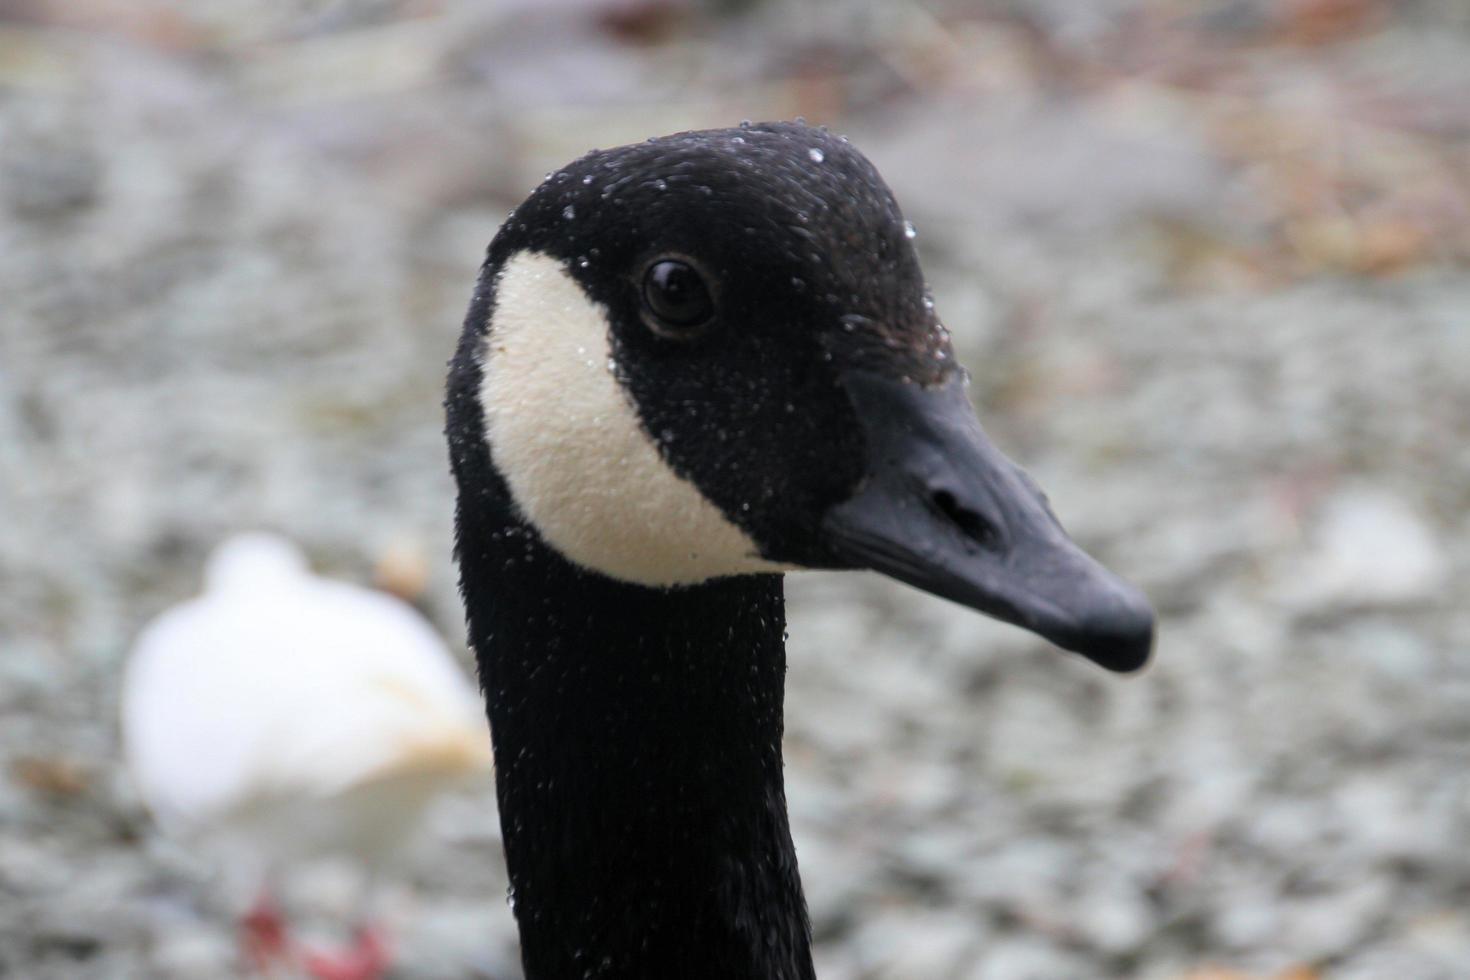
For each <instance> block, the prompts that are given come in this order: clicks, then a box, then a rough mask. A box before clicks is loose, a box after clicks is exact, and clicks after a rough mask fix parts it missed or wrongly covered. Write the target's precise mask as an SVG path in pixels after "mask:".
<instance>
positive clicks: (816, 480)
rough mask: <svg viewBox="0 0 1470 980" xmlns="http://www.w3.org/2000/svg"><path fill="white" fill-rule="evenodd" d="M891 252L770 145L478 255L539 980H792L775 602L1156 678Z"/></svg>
mask: <svg viewBox="0 0 1470 980" xmlns="http://www.w3.org/2000/svg"><path fill="white" fill-rule="evenodd" d="M912 237H913V232H912V226H911V225H908V224H907V223H906V222H905V221H904V218H903V215H902V214H901V213H900V211H899V209H898V205H897V203H896V202H895V201H894V199H893V196H892V194H891V192H890V191H889V190H888V188H887V186H886V185H885V184H884V183H883V181H882V179H881V178H880V177H879V176H878V173H877V171H876V170H875V169H874V168H873V166H872V164H871V163H869V162H868V160H867V159H866V158H864V157H863V156H862V155H861V154H860V153H859V152H858V151H857V150H855V149H854V148H853V147H852V146H850V145H849V144H848V143H847V141H846V140H843V139H840V138H838V137H835V136H832V135H829V134H828V133H827V132H825V131H823V130H818V129H813V128H809V127H807V126H805V125H802V124H800V123H797V124H790V123H770V124H761V125H754V126H748V125H747V126H742V127H741V128H738V129H725V130H710V131H702V132H689V133H680V134H676V135H673V136H668V137H663V138H659V139H652V140H649V141H648V142H646V143H640V144H635V145H631V146H624V147H619V148H616V149H611V150H601V151H593V152H591V153H589V154H587V155H586V156H584V157H582V158H581V159H579V160H577V161H575V162H574V163H572V164H570V165H568V166H567V167H566V168H564V169H562V170H560V171H558V172H556V173H555V174H552V175H550V176H548V178H547V179H546V181H545V182H544V183H542V184H541V185H540V186H539V187H538V188H536V190H535V191H533V192H532V194H531V196H530V197H529V198H528V199H527V200H526V201H525V202H524V203H523V204H521V205H520V207H518V208H517V209H516V210H515V211H514V212H513V213H512V214H511V216H510V217H509V218H508V219H507V220H506V222H505V224H504V225H503V226H502V227H501V229H500V231H499V233H498V234H497V235H496V236H495V238H494V240H493V241H492V242H491V244H490V247H489V250H488V253H487V256H486V259H485V263H484V265H483V267H482V269H481V273H480V278H479V284H478V287H477V289H476V291H475V294H474V298H473V300H472V302H471V304H470V308H469V313H468V316H467V318H466V320H465V326H464V332H463V335H462V338H461V341H460V344H459V347H458V351H457V353H456V355H455V357H454V359H453V361H452V365H451V370H450V375H449V392H448V401H447V410H448V428H447V432H448V437H449V444H450V455H451V460H452V467H453V470H454V475H455V478H456V480H457V482H458V486H459V498H458V507H457V516H456V533H457V551H458V557H459V562H460V572H461V591H462V592H463V596H464V601H465V608H466V614H467V620H468V624H469V634H470V639H471V642H472V644H473V647H474V649H475V652H476V654H477V658H478V663H479V669H480V678H481V684H482V687H483V689H484V691H485V694H486V700H487V704H488V714H489V719H490V726H491V731H492V734H493V738H494V746H495V756H496V763H497V768H496V785H497V791H498V796H499V801H500V817H501V826H502V829H503V833H504V841H505V851H506V860H507V865H508V868H509V873H510V881H511V887H512V891H513V899H514V907H515V915H516V918H517V920H518V925H519V929H520V935H521V944H522V959H523V962H524V965H525V970H526V975H527V977H528V978H530V980H566V978H573V977H616V978H645V980H646V978H674V977H679V978H693V977H699V978H705V980H721V978H729V980H735V978H741V980H748V978H762V980H768V978H808V977H811V976H812V961H811V954H810V950H809V945H810V928H809V925H808V922H807V914H806V908H805V902H804V899H803V897H802V891H801V884H800V881H799V880H798V877H797V867H796V855H795V851H794V849H793V847H792V842H791V835H790V831H789V829H788V825H787V816H786V803H785V791H784V788H783V784H782V772H781V766H782V763H781V733H782V694H783V687H782V686H783V678H784V673H785V644H784V637H783V628H784V625H785V613H784V605H783V596H782V579H781V573H782V572H783V571H787V570H792V569H797V568H870V569H876V570H877V571H880V572H883V573H885V574H888V575H891V576H893V577H894V578H897V579H900V580H902V581H904V582H907V583H909V584H911V585H915V586H917V587H919V588H921V589H924V590H926V591H929V592H932V593H935V594H937V595H940V596H944V597H946V598H949V599H952V600H955V601H957V602H960V603H963V604H965V605H968V606H971V607H973V608H975V609H978V610H980V611H982V612H985V613H988V614H990V615H992V616H995V617H998V618H1000V619H1002V620H1005V621H1007V622H1010V623H1015V624H1018V625H1020V626H1023V627H1025V628H1027V629H1030V630H1033V631H1035V632H1037V633H1039V634H1041V635H1042V636H1044V637H1046V638H1048V639H1050V640H1051V641H1053V642H1054V643H1056V644H1058V645H1059V646H1062V647H1065V648H1067V649H1069V650H1074V651H1077V652H1079V653H1081V654H1083V655H1084V656H1086V657H1088V658H1090V659H1092V660H1094V661H1095V662H1097V663H1099V664H1101V665H1103V666H1104V667H1107V668H1110V669H1112V670H1120V671H1121V670H1132V669H1135V668H1137V667H1139V666H1140V665H1141V664H1143V662H1144V661H1145V660H1146V659H1147V657H1148V654H1149V650H1150V647H1151V645H1152V640H1153V614H1152V611H1151V610H1150V609H1149V606H1148V604H1147V602H1146V600H1145V599H1144V598H1143V596H1142V595H1141V594H1140V593H1139V592H1137V591H1136V590H1135V589H1134V588H1132V587H1131V586H1129V585H1127V584H1125V583H1124V582H1122V581H1121V580H1119V579H1118V578H1116V577H1114V576H1113V575H1112V574H1111V573H1109V572H1108V571H1106V570H1105V569H1103V568H1102V567H1101V566H1100V565H1098V564H1097V563H1096V562H1095V561H1093V560H1092V559H1091V558H1089V557H1088V556H1087V555H1085V554H1084V553H1083V552H1082V551H1081V550H1080V549H1078V548H1077V546H1076V545H1075V544H1073V543H1072V542H1071V540H1070V539H1069V538H1068V537H1067V536H1066V534H1065V533H1064V532H1063V530H1062V528H1061V526H1060V525H1059V524H1058V523H1057V521H1056V518H1055V517H1053V515H1052V513H1051V511H1050V509H1049V507H1048V505H1047V503H1046V498H1045V497H1044V496H1042V494H1041V492H1040V491H1039V490H1038V489H1037V488H1036V486H1035V485H1034V484H1033V483H1032V482H1031V481H1030V479H1029V478H1027V476H1026V475H1025V474H1024V473H1022V472H1021V470H1020V469H1018V468H1017V467H1016V466H1015V465H1014V464H1012V463H1011V462H1010V461H1009V460H1007V459H1006V458H1005V457H1004V456H1003V455H1001V453H1000V452H999V451H998V450H996V449H995V448H994V447H993V446H992V445H991V444H990V442H989V441H988V440H987V439H986V437H985V435H984V434H983V433H982V431H981V429H980V426H979V423H978V422H977V421H976V418H975V415H974V412H973V410H972V409H971V407H970V403H969V401H968V399H967V397H966V395H965V376H964V372H963V371H962V369H960V368H959V367H958V366H957V365H956V364H955V362H954V356H953V352H952V350H951V346H950V341H949V335H948V333H947V332H946V331H945V329H944V327H943V326H941V324H940V322H939V320H938V319H937V318H936V316H935V314H934V312H933V304H932V302H931V301H930V299H929V297H928V293H927V290H926V287H925V284H924V280H923V277H922V274H921V272H920V269H919V263H918V259H917V256H916V254H915V252H914V248H913V244H912V242H911V241H910V239H911V238H912Z"/></svg>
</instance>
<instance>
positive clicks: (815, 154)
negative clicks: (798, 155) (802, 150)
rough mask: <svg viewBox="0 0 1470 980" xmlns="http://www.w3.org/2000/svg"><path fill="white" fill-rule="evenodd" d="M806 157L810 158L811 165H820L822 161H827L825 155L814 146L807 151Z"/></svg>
mask: <svg viewBox="0 0 1470 980" xmlns="http://www.w3.org/2000/svg"><path fill="white" fill-rule="evenodd" d="M806 155H807V156H808V157H810V158H811V161H812V163H821V162H822V161H823V160H825V159H827V154H825V153H823V152H822V151H821V150H819V149H817V148H816V147H815V146H814V147H812V148H811V149H810V150H807V151H806Z"/></svg>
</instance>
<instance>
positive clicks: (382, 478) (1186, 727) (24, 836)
mask: <svg viewBox="0 0 1470 980" xmlns="http://www.w3.org/2000/svg"><path fill="white" fill-rule="evenodd" d="M798 115H801V116H805V117H806V119H807V120H808V121H810V122H812V123H814V124H817V123H820V124H827V125H829V126H831V127H832V128H834V129H835V130H838V131H840V132H843V133H846V134H848V135H849V136H850V137H851V138H852V140H853V142H854V143H856V144H857V145H858V146H859V147H860V148H861V149H863V150H864V151H865V152H866V153H867V154H868V155H869V156H871V157H872V159H873V160H874V161H875V162H876V164H877V165H878V167H879V169H880V170H881V171H882V172H883V174H884V175H885V176H886V177H887V179H888V181H889V182H890V183H891V185H892V186H893V188H894V190H895V192H896V194H897V196H898V198H899V200H900V202H902V204H903V206H904V208H905V210H906V212H907V214H908V216H909V217H910V218H911V219H912V220H913V221H914V223H915V224H916V225H917V227H918V232H919V233H918V238H917V240H916V244H917V245H918V247H919V250H920V253H921V256H922V258H923V261H924V264H925V268H926V270H927V273H928V275H929V277H930V280H931V284H932V286H933V290H934V295H935V296H936V298H937V301H938V304H939V308H940V311H941V312H942V314H943V315H944V318H945V322H946V323H947V325H948V326H949V327H950V329H951V330H952V331H953V333H954V336H955V341H956V344H957V346H958V348H959V352H960V355H961V358H962V360H963V361H964V363H965V364H966V365H967V366H968V367H969V369H970V370H971V371H972V372H973V374H974V378H975V384H974V386H973V388H972V393H973V395H974V397H975V399H976V401H977V403H978V405H979V407H980V410H981V415H982V419H983V420H984V421H985V422H986V424H987V426H988V428H989V429H990V430H991V431H992V433H993V434H994V435H995V436H996V438H997V441H998V442H999V443H1000V444H1001V445H1002V446H1003V447H1005V449H1006V450H1007V452H1008V453H1009V454H1010V455H1012V456H1013V457H1014V458H1016V459H1017V460H1019V461H1021V462H1022V463H1023V464H1024V465H1026V466H1027V467H1028V468H1029V469H1030V470H1031V471H1032V472H1033V473H1034V475H1035V476H1036V477H1037V479H1038V481H1039V482H1040V483H1041V484H1042V485H1043V486H1045V487H1046V488H1047V489H1048V491H1049V492H1050V493H1051V496H1052V499H1053V502H1054V504H1055V507H1056V510H1057V512H1058V513H1059V514H1060V515H1061V516H1062V518H1063V520H1064V521H1066V523H1067V524H1068V526H1069V529H1070V530H1071V531H1072V532H1073V533H1074V535H1075V536H1076V537H1077V538H1078V539H1079V540H1081V541H1082V542H1083V543H1084V545H1086V546H1087V547H1088V548H1089V549H1090V550H1092V551H1093V552H1094V553H1095V554H1097V555H1099V557H1101V558H1102V559H1103V560H1104V561H1106V562H1107V563H1108V564H1110V565H1111V566H1113V567H1114V568H1116V569H1117V570H1119V571H1120V572H1122V573H1123V574H1125V575H1127V576H1129V577H1131V578H1133V579H1134V580H1135V581H1138V582H1139V583H1140V584H1142V585H1143V586H1144V587H1145V588H1146V589H1147V590H1148V592H1149V593H1150V595H1151V596H1152V597H1153V599H1154V600H1155V602H1156V604H1157V605H1158V607H1159V609H1160V611H1161V613H1162V616H1163V620H1162V628H1161V638H1160V644H1159V649H1158V653H1157V658H1156V663H1155V665H1154V666H1153V667H1152V668H1151V669H1150V670H1149V671H1147V672H1146V673H1144V674H1143V675H1141V676H1139V677H1135V678H1131V679H1121V680H1120V679H1117V678H1114V677H1111V676H1105V675H1103V674H1102V673H1101V672H1100V671H1098V670H1096V669H1095V668H1092V667H1090V666H1089V665H1087V664H1085V663H1084V662H1082V661H1081V660H1080V659H1077V658H1071V657H1067V656H1064V655H1062V654H1059V653H1057V652H1055V651H1054V650H1051V649H1048V648H1046V647H1045V645H1044V644H1043V643H1042V642H1041V641H1039V640H1036V639H1034V638H1032V637H1030V636H1028V635H1026V634H1023V633H1021V632H1019V631H1016V630H1012V629H1008V628H1005V627H1002V626H999V625H995V624H992V623H990V622H988V621H984V620H982V619H980V618H978V617H976V616H974V615H972V614H969V613H966V612H963V611H959V610H957V609H954V608H952V607H950V606H948V605H947V604H945V603H943V602H941V601H938V600H934V599H930V598H927V597H923V596H920V595H917V594H916V593H914V592H912V591H910V590H908V589H905V588H903V587H901V586H897V585H894V584H891V583H888V582H885V581H881V580H879V579H877V578H875V577H870V576H860V575H847V576H838V575H826V574H811V575H803V576H793V577H791V578H790V579H789V591H790V594H791V607H792V608H791V656H790V659H791V664H790V691H789V696H788V734H787V745H786V749H787V759H788V774H787V782H788V792H789V794H790V797H791V806H792V815H793V829H794V833H795V837H796V841H797V847H798V851H799V854H800V860H801V864H802V870H803V872H804V878H805V882H806V889H807V896H808V900H809V902H810V905H811V911H812V919H813V926H814V928H815V931H816V938H817V959H818V972H819V974H820V975H821V976H822V977H823V978H824V980H858V978H917V980H923V978H949V977H956V978H958V977H965V978H983V980H1069V978H1078V980H1088V978H1098V977H1128V978H1134V977H1138V978H1168V980H1173V978H1191V980H1204V978H1209V980H1244V978H1252V980H1255V978H1259V980H1286V978H1290V980H1318V978H1320V980H1329V978H1330V980H1375V978H1406V980H1438V978H1446V980H1454V978H1464V977H1466V976H1470V765H1467V761H1470V755H1467V748H1470V605H1467V603H1466V602H1465V598H1466V585H1467V581H1470V220H1467V219H1470V6H1467V5H1466V4H1465V3H1464V2H1463V0H1404V2H1377V0H1215V2H1204V0H1195V2H1190V0H1108V2H1093V3H1067V2H1063V0H887V2H879V0H826V2H820V3H817V2H812V3H801V2H799V0H765V2H742V0H703V2H701V0H576V2H563V3H553V2H536V0H501V2H482V3H469V2H464V3H459V2H454V0H362V2H348V0H338V2H332V0H320V2H312V0H295V2H292V0H273V2H267V3H260V2H245V0H213V2H200V3H186V2H182V0H177V2H166V0H0V976H4V977H16V978H26V980H33V978H41V980H47V978H77V977H150V978H151V977H180V978H199V977H225V976H231V975H234V971H235V970H236V966H235V960H234V950H233V939H232V934H231V928H232V927H231V923H230V916H231V914H232V913H233V910H232V909H231V908H230V907H229V906H228V904H227V902H226V901H225V900H224V898H223V897H222V895H221V890H220V889H219V888H218V887H217V885H218V875H217V872H216V871H215V869H214V868H213V867H212V866H211V865H209V863H208V862H206V861H203V860H201V859H199V858H198V857H197V856H196V855H193V854H190V853H187V852H185V851H184V850H182V849H181V848H179V847H177V846H176V845H172V844H170V843H169V842H167V841H165V840H162V839H160V837H159V835H158V834H157V832H156V830H154V828H153V826H152V824H151V822H150V820H149V819H148V817H147V815H146V813H145V812H144V811H143V810H142V808H141V806H140V804H139V802H138V798H137V795H136V793H135V791H134V790H133V789H132V788H131V786H130V784H129V782H128V779H127V777H126V774H125V773H124V772H123V771H122V769H121V766H120V755H119V743H118V734H117V723H116V714H117V711H116V708H117V698H118V684H119V678H120V671H121V665H122V663H123V660H124V656H125V654H126V651H127V649H128V646H129V644H130V642H131V641H132V638H133V637H134V635H135V634H136V632H137V630H138V629H139V628H140V626H142V624H144V623H145V622H146V621H147V620H148V619H149V618H151V617H152V616H153V615H155V614H157V613H158V612H159V611H160V610H161V609H163V608H165V607H167V606H169V605H171V604H173V603H175V602H178V601H180V600H181V599H183V598H184V597H186V596H188V595H191V594H193V593H194V592H195V591H196V590H197V588H198V577H199V573H200V566H201V563H202V561H203V558H204V556H205V554H206V553H207V552H208V550H209V548H210V547H211V546H212V545H213V544H215V543H216V542H217V541H218V540H220V539H221V538H222V537H223V536H225V535H226V534H227V533H229V532H231V531H234V530H238V529H245V528H254V527H268V528H274V529H277V530H280V531H283V532H286V533H288V534H289V535H291V536H292V537H294V538H295V539H296V540H297V541H299V542H300V543H301V544H302V546H303V547H304V548H305V550H306V551H307V553H308V554H309V555H310V557H311V559H312V561H313V563H314V564H315V566H316V567H317V568H318V569H319V570H322V571H324V572H326V573H330V574H334V575H338V576H341V577H345V578H350V579H354V580H358V581H372V580H374V579H375V578H376V579H377V580H379V581H387V582H388V583H389V584H395V585H396V586H397V587H398V588H400V590H404V591H408V592H409V593H411V594H414V595H416V596H417V597H418V601H419V602H420V604H421V606H422V607H423V608H424V609H426V610H427V611H428V613H429V615H430V616H431V618H432V619H433V620H434V622H435V623H436V625H437V626H438V627H439V628H440V629H441V631H442V632H443V633H444V634H445V636H446V637H448V638H449V640H450V642H451V643H452V644H453V645H455V647H456V649H457V650H459V651H460V652H461V653H463V647H462V637H463V628H462V620H461V613H460V608H459V603H458V600H457V597H456V595H455V593H454V585H453V583H454V570H453V567H452V564H451V561H450V515H451V500H452V487H451V481H450V478H449V475H448V471H447V464H446V454H445V450H444V447H443V444H442V436H441V431H440V429H441V414H440V399H441V388H442V379H443V374H444V363H445V360H446V359H447V358H448V356H449V353H450V351H451V349H452V346H453V343H454V340H455V338H456V336H457V334H458V332H459V323H460V319H461V317H462V316H463V310H464V307H465V305H466V303H467V301H468V297H469V294H470V290H471V287H472V284H473V280H474V275H475V270H476V267H477V265H478V263H479V260H480V257H481V255H482V252H483V249H484V247H485V245H486V243H487V242H488V241H489V239H490V237H491V236H492V235H493V233H494V231H495V229H496V226H497V224H498V223H499V221H500V220H501V218H502V217H503V216H504V214H505V212H506V210H507V209H508V208H509V207H511V206H512V205H514V204H515V203H517V202H518V201H519V200H520V199H521V198H522V197H524V196H525V194H526V193H527V192H528V191H529V190H530V189H531V188H532V187H533V186H534V185H535V184H536V183H537V182H538V181H539V180H540V179H541V177H542V175H543V174H544V173H545V172H546V171H548V170H551V169H554V168H555V167H557V166H558V165H560V164H562V163H564V162H566V161H567V160H568V159H570V158H572V157H575V156H577V155H579V154H581V153H583V152H585V151H586V150H588V149H589V148H591V147H594V146H609V145H614V144H616V143H620V142H628V141H634V140H638V139H642V138H643V137H646V136H649V135H653V134H661V133H665V132H670V131H674V130H678V129H686V128H697V127H705V126H725V125H733V124H735V123H736V122H738V121H739V120H740V119H742V118H750V119H770V118H789V117H794V116H798ZM466 662H468V661H467V659H466ZM353 890H354V885H353V884H352V879H351V878H350V876H348V875H345V874H344V873H338V872H336V871H333V870H331V869H326V870H322V871H319V872H314V873H313V874H312V875H310V876H308V880H307V881H306V882H305V883H304V884H302V885H301V886H299V888H298V891H297V894H296V897H295V899H294V900H295V901H296V902H297V903H298V906H299V908H300V910H301V913H302V915H303V916H304V917H305V919H306V920H307V921H308V922H309V923H310V922H316V923H319V924H320V927H321V928H322V929H328V928H330V924H331V923H333V922H334V921H337V920H338V919H339V918H340V917H341V916H342V915H344V914H345V913H344V911H343V910H344V909H347V908H349V907H350V906H351V902H352V900H353V894H352V893H353ZM384 903H385V907H386V908H387V909H388V912H389V919H390V922H391V923H392V926H393V930H394V935H395V936H396V938H397V945H398V947H399V950H400V953H401V957H400V963H399V965H398V966H397V967H396V969H395V972H394V973H393V976H394V977H397V978H404V980H407V978H439V977H443V978H463V977H480V978H494V980H510V978H514V977H518V976H519V966H518V959H517V953H516V948H515V933H514V926H513V922H512V919H511V914H510V910H509V909H508V908H507V906H506V902H505V878H504V871H503V865H502V863H501V857H500V842H499V831H498V825H497V819H496V817H495V814H494V802H493V797H492V796H491V794H490V793H489V791H488V786H480V787H476V788H473V789H471V790H469V791H466V793H465V794H463V795H462V796H460V797H458V798H455V799H451V800H448V801H446V802H445V804H444V805H443V806H442V807H440V808H439V809H438V810H436V811H435V814H434V817H433V819H432V821H431V823H430V826H429V828H428V833H427V834H426V835H425V837H424V840H423V842H422V843H421V845H420V846H419V848H418V850H417V851H416V852H415V853H414V855H413V856H412V857H411V859H410V861H409V866H408V869H407V871H406V873H405V874H404V875H402V876H401V877H400V878H398V879H396V880H395V881H394V882H393V883H391V884H390V885H389V886H388V888H387V889H386V893H385V896H384Z"/></svg>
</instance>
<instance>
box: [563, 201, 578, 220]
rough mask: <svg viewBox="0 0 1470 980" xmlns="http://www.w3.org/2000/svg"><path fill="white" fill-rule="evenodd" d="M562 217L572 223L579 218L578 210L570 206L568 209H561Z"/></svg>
mask: <svg viewBox="0 0 1470 980" xmlns="http://www.w3.org/2000/svg"><path fill="white" fill-rule="evenodd" d="M561 216H562V217H563V218H566V219H567V220H568V221H571V220H572V219H573V218H575V217H576V216H577V209H576V208H574V207H572V206H571V205H570V204H568V205H567V206H566V207H564V208H562V209H561Z"/></svg>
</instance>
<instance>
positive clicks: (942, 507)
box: [929, 490, 1001, 551]
mask: <svg viewBox="0 0 1470 980" xmlns="http://www.w3.org/2000/svg"><path fill="white" fill-rule="evenodd" d="M929 499H930V501H931V502H932V503H933V505H934V509H935V510H936V511H938V512H939V513H940V514H941V515H943V516H944V517H945V518H947V519H948V520H949V521H950V522H951V523H953V524H954V525H955V526H956V527H958V528H959V529H960V530H961V531H962V532H963V533H964V535H965V537H967V538H969V539H970V540H971V541H974V542H975V543H976V544H978V545H980V547H982V548H985V549H986V550H988V551H998V550H1000V545H1001V536H1000V532H999V531H998V530H997V529H996V527H995V525H994V524H992V523H991V522H990V521H988V520H986V519H985V518H984V517H983V516H981V515H980V514H977V513H976V512H975V511H973V510H970V509H969V508H968V507H965V506H964V505H962V504H961V503H960V502H959V501H958V500H956V499H955V495H954V494H952V493H950V492H949V491H948V490H935V491H934V492H933V493H932V494H931V495H930V498H929Z"/></svg>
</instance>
